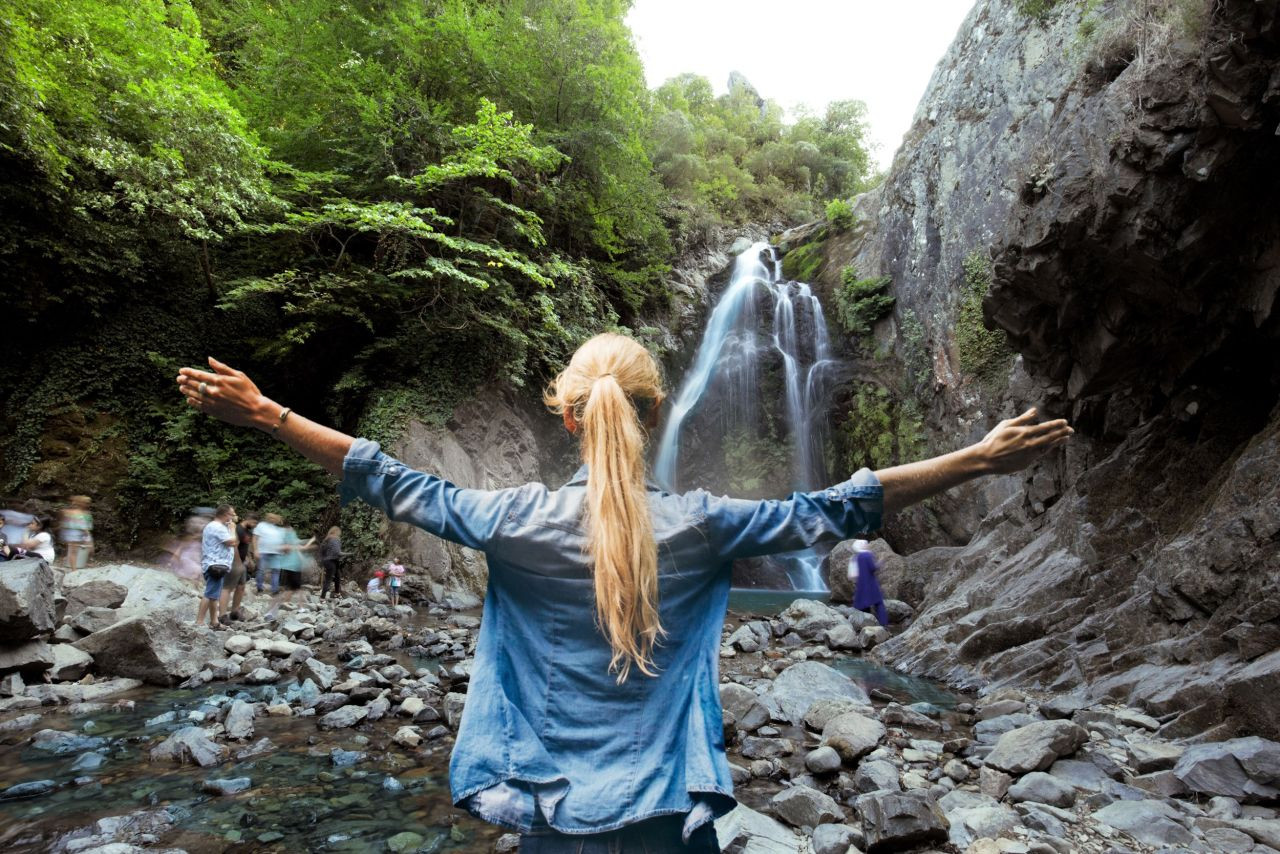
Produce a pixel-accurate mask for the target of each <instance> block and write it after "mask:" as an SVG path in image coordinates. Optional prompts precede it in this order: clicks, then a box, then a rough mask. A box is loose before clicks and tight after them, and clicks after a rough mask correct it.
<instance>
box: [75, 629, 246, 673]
mask: <svg viewBox="0 0 1280 854" xmlns="http://www.w3.org/2000/svg"><path fill="white" fill-rule="evenodd" d="M74 646H75V647H76V648H77V649H79V650H82V651H84V652H87V653H89V655H92V656H93V660H94V661H95V662H96V664H97V669H98V671H99V672H101V673H106V674H109V675H112V676H129V677H132V678H135V679H141V680H143V681H144V682H149V683H151V684H153V685H176V684H177V683H178V682H181V681H183V680H185V679H189V678H190V677H192V676H194V675H195V674H196V673H198V672H200V670H201V669H202V668H203V667H204V663H205V662H206V661H209V660H211V659H216V658H221V657H222V644H221V642H220V641H219V639H218V636H217V635H215V634H214V633H213V632H211V631H209V630H208V629H204V628H199V627H196V626H193V625H191V624H190V623H188V622H185V621H184V620H183V619H182V618H181V617H179V616H178V615H177V614H175V613H173V612H171V611H160V612H158V613H154V614H148V615H146V616H135V617H129V618H127V619H125V620H121V621H120V622H118V623H116V624H115V625H112V626H108V627H107V628H105V629H102V630H101V631H98V632H94V633H93V634H91V635H89V636H88V637H87V638H84V639H83V640H80V641H77V642H76V643H75V644H74Z"/></svg>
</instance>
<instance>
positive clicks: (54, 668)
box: [49, 643, 93, 682]
mask: <svg viewBox="0 0 1280 854" xmlns="http://www.w3.org/2000/svg"><path fill="white" fill-rule="evenodd" d="M50 649H52V650H53V664H52V665H51V666H50V667H49V678H51V679H53V680H54V681H56V682H74V681H76V680H77V679H80V678H81V677H82V676H84V675H85V674H86V673H88V672H89V668H90V667H92V666H93V656H91V655H89V654H88V653H87V652H83V651H81V650H78V649H76V648H75V647H73V646H70V645H69V644H65V643H56V644H54V645H53V646H52V647H50Z"/></svg>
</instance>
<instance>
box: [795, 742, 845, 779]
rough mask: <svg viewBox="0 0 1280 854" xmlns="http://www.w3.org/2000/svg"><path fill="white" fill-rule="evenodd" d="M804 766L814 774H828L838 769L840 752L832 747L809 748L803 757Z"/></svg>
mask: <svg viewBox="0 0 1280 854" xmlns="http://www.w3.org/2000/svg"><path fill="white" fill-rule="evenodd" d="M804 767H806V768H808V769H809V770H810V771H812V772H813V773H814V774H830V773H831V772H832V771H839V770H840V754H839V753H836V751H835V748H833V747H827V746H825V745H824V746H823V747H819V748H818V749H817V750H811V751H809V752H808V753H807V754H805V757H804Z"/></svg>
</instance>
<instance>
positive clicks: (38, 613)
mask: <svg viewBox="0 0 1280 854" xmlns="http://www.w3.org/2000/svg"><path fill="white" fill-rule="evenodd" d="M53 585H54V579H53V570H51V569H49V566H48V564H46V563H45V562H44V561H43V560H40V559H38V558H25V559H23V560H15V561H9V562H7V563H5V564H4V567H3V568H2V569H0V643H15V642H18V641H25V640H30V639H31V638H33V637H35V636H36V635H42V634H46V633H48V632H52V631H53V628H54V612H53Z"/></svg>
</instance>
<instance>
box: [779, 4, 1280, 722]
mask: <svg viewBox="0 0 1280 854" xmlns="http://www.w3.org/2000/svg"><path fill="white" fill-rule="evenodd" d="M1153 7H1158V8H1153ZM1278 124H1280V4H1278V3H1277V2H1275V0H1269V2H1253V0H1218V2H1214V3H1211V4H1210V3H1203V4H1194V3H1180V4H1139V3H1125V2H1112V3H1107V4H1104V5H1103V6H1102V7H1101V9H1096V10H1094V11H1093V12H1086V11H1084V10H1083V9H1082V8H1081V7H1080V6H1077V5H1076V4H1066V3H1063V4H1059V7H1058V8H1057V10H1056V11H1055V13H1054V14H1053V15H1052V16H1051V17H1050V18H1049V20H1047V21H1043V22H1042V21H1036V20H1033V19H1030V18H1028V17H1026V16H1024V15H1022V14H1020V13H1019V12H1018V11H1017V10H1016V9H1015V8H1014V4H1013V3H1012V2H1007V0H993V2H980V3H978V5H977V6H976V7H975V9H974V10H973V12H972V13H971V14H970V16H969V18H968V20H967V21H966V23H965V25H964V26H963V27H962V29H961V32H960V33H959V35H958V36H957V39H956V42H955V44H954V45H953V46H952V48H951V49H950V51H949V52H948V54H947V56H946V57H945V58H944V60H943V61H942V63H941V64H940V65H939V67H938V69H937V71H936V72H935V75H934V78H933V81H932V82H931V84H930V87H929V90H928V92H927V94H926V96H925V99H924V102H923V103H922V105H921V107H920V109H919V111H918V113H917V116H916V120H915V123H914V126H913V128H912V130H911V132H910V133H909V134H908V136H907V139H906V141H905V144H904V147H903V150H902V151H901V152H900V153H899V155H898V157H897V159H896V160H895V163H894V165H893V169H892V172H891V174H890V176H889V177H888V179H887V180H886V182H885V183H884V185H883V186H882V187H880V188H879V189H878V190H877V191H876V192H875V193H873V194H870V195H869V196H867V197H864V198H863V199H862V200H861V201H860V204H859V206H858V210H859V213H860V215H861V216H862V217H863V218H864V220H865V221H866V225H865V226H864V229H863V231H862V232H861V233H860V234H858V235H856V236H855V237H854V238H852V239H848V240H844V241H828V246H827V247H826V249H825V252H826V258H825V261H826V264H825V268H826V269H827V270H828V271H829V270H832V269H839V267H840V266H841V265H843V264H852V265H854V266H855V267H856V268H857V269H858V270H859V272H860V273H861V274H863V275H872V274H887V275H891V276H893V278H894V285H893V289H894V293H895V295H896V296H897V298H898V304H897V306H896V308H895V318H894V323H893V324H891V325H890V328H889V329H887V330H886V329H884V328H882V329H880V330H879V331H878V335H879V336H880V337H881V338H882V339H883V340H887V341H889V342H891V346H893V348H894V350H895V352H897V353H898V355H899V357H901V356H902V349H903V343H904V341H903V333H902V320H903V316H904V312H906V311H913V312H915V314H916V315H917V316H918V317H919V319H920V321H921V322H922V325H923V326H924V328H925V332H926V337H927V343H928V352H929V353H930V357H931V358H930V360H929V363H930V365H931V379H932V381H933V393H934V398H933V399H932V401H931V409H930V412H929V415H930V418H931V420H932V421H933V422H934V424H936V425H938V428H937V431H938V435H942V436H945V434H946V433H947V432H948V431H951V432H952V433H953V435H954V437H955V438H956V439H965V438H974V437H976V435H978V434H980V432H981V431H982V430H983V429H985V428H986V427H987V426H989V425H990V423H991V422H992V421H993V420H994V419H995V418H996V417H1003V416H1007V415H1008V414H1011V413H1012V412H1013V411H1014V410H1015V409H1016V408H1020V407H1022V406H1024V405H1026V404H1032V403H1034V404H1038V405H1040V406H1041V407H1042V409H1044V410H1045V411H1046V412H1048V413H1053V414H1063V415H1066V416H1068V417H1070V418H1072V419H1073V421H1074V423H1075V426H1076V427H1077V430H1078V436H1077V441H1074V442H1073V444H1072V446H1071V447H1070V448H1069V449H1068V450H1067V451H1066V452H1065V453H1062V454H1060V455H1058V456H1057V457H1055V458H1054V459H1051V460H1048V461H1046V462H1045V463H1044V464H1042V465H1040V466H1038V467H1037V468H1036V469H1035V470H1033V471H1031V472H1029V473H1028V474H1027V475H1026V476H1025V477H1023V478H1020V479H1018V480H1016V481H1014V482H1013V483H1012V484H1010V486H1011V487H1012V488H1011V489H1010V490H1009V493H1010V494H1009V496H1008V497H1007V498H1005V499H1004V500H1003V501H1002V502H1001V503H999V504H998V506H996V507H995V509H994V511H993V512H992V513H990V514H989V515H988V516H987V517H986V518H985V519H984V520H983V521H982V522H981V524H980V525H978V526H977V528H976V530H975V532H974V536H973V538H972V540H971V541H970V542H969V543H968V544H967V545H964V546H961V547H942V548H931V549H926V550H923V551H917V552H915V553H914V554H911V555H908V556H907V558H906V560H905V561H904V562H903V564H901V565H900V566H899V568H898V569H896V570H895V571H894V572H895V573H898V574H901V575H902V576H903V578H902V579H895V583H901V585H902V586H901V587H900V588H899V589H916V590H921V591H922V597H921V601H918V602H915V603H912V604H915V605H919V606H922V613H921V614H920V616H919V618H918V619H917V620H916V622H915V623H914V625H913V626H912V627H911V628H910V629H909V630H908V631H907V632H906V633H904V634H902V635H901V636H899V637H897V638H895V639H894V640H893V641H892V642H890V643H888V644H886V645H884V646H883V647H881V648H880V650H881V651H880V654H881V655H882V656H883V657H885V658H886V659H887V660H889V661H891V662H893V663H895V664H896V665H899V666H902V667H905V668H906V669H909V670H911V671H914V672H918V673H925V674H929V675H933V676H938V677H942V678H945V679H948V680H950V681H952V682H956V683H962V684H967V685H972V686H990V685H998V684H1002V683H1019V684H1021V685H1024V686H1033V687H1034V686H1040V687H1045V688H1052V689H1054V690H1059V691H1072V690H1074V691H1078V692H1080V693H1083V694H1086V695H1089V696H1091V697H1099V698H1107V699H1113V700H1123V701H1126V702H1130V703H1134V704H1139V705H1143V706H1145V707H1146V708H1147V709H1148V710H1149V711H1151V712H1152V713H1153V714H1156V715H1159V716H1162V720H1165V721H1166V723H1165V727H1166V730H1167V731H1168V733H1170V734H1174V735H1191V734H1194V733H1200V732H1203V731H1205V730H1208V729H1211V728H1216V730H1217V734H1219V735H1226V734H1227V733H1228V732H1230V731H1234V730H1248V731H1254V732H1259V733H1262V734H1264V735H1268V736H1270V737H1273V738H1274V737H1276V736H1277V735H1280V723H1277V721H1278V720H1280V718H1277V717H1276V716H1275V715H1274V714H1270V713H1268V712H1267V711H1266V709H1267V702H1268V700H1267V698H1268V697H1269V696H1271V694H1272V692H1274V691H1275V689H1277V688H1280V488H1278V486H1277V482H1278V480H1280V478H1277V474H1280V465H1278V463H1280V410H1277V409H1276V400H1277V387H1278V385H1280V364H1278V357H1280V348H1278V347H1277V346H1276V345H1277V341H1276V339H1277V333H1278V332H1280V313H1278V312H1276V311H1275V301H1276V294H1277V290H1278V289H1280V266H1278V265H1277V261H1278V260H1280V240H1277V237H1280V234H1278V233H1277V232H1278V229H1280V208H1277V207H1276V205H1275V203H1274V191H1275V187H1276V186H1277V178H1278V177H1280V174H1277V173H1278V170H1280V137H1278V136H1277V132H1278V131H1280V127H1278ZM801 239H803V235H802V236H801ZM975 253H976V256H975ZM966 257H977V258H979V259H981V260H984V261H988V262H989V264H990V270H991V271H992V274H993V275H992V277H991V284H990V289H989V293H988V294H987V295H986V298H985V300H984V301H983V304H982V306H983V310H984V313H985V316H986V319H987V321H988V323H992V324H994V325H996V326H998V327H999V328H1001V329H1004V330H1006V331H1007V332H1008V334H1009V336H1010V339H1011V341H1012V344H1013V346H1014V347H1015V348H1016V350H1017V351H1018V353H1019V354H1020V356H1019V357H1018V358H1017V359H1015V360H1014V361H1013V362H1012V363H1011V366H1010V368H1009V371H1008V378H1007V380H1005V381H1004V382H1001V383H995V384H991V383H989V384H988V386H987V390H984V389H983V385H982V383H980V382H977V381H975V380H976V378H974V377H971V376H966V375H965V372H964V371H963V370H961V369H960V367H961V366H962V365H963V363H964V358H963V357H964V355H965V354H964V353H963V352H958V351H959V350H960V348H961V346H962V345H963V343H964V342H963V340H962V338H963V335H962V333H963V330H962V329H960V328H958V327H957V326H956V323H957V320H956V318H957V314H958V313H959V308H958V307H959V303H960V302H961V301H962V300H963V298H964V294H965V286H966V284H967V283H966V278H967V277H966V271H965V270H964V259H965V258H966ZM892 326H896V327H897V328H896V329H894V328H892ZM952 424H955V425H958V426H954V427H953V426H951V425H952ZM986 497H987V498H988V499H991V498H998V497H999V496H998V495H994V494H990V493H989V494H988V495H987V496H986ZM975 498H978V499H980V498H982V496H976V497H975Z"/></svg>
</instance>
